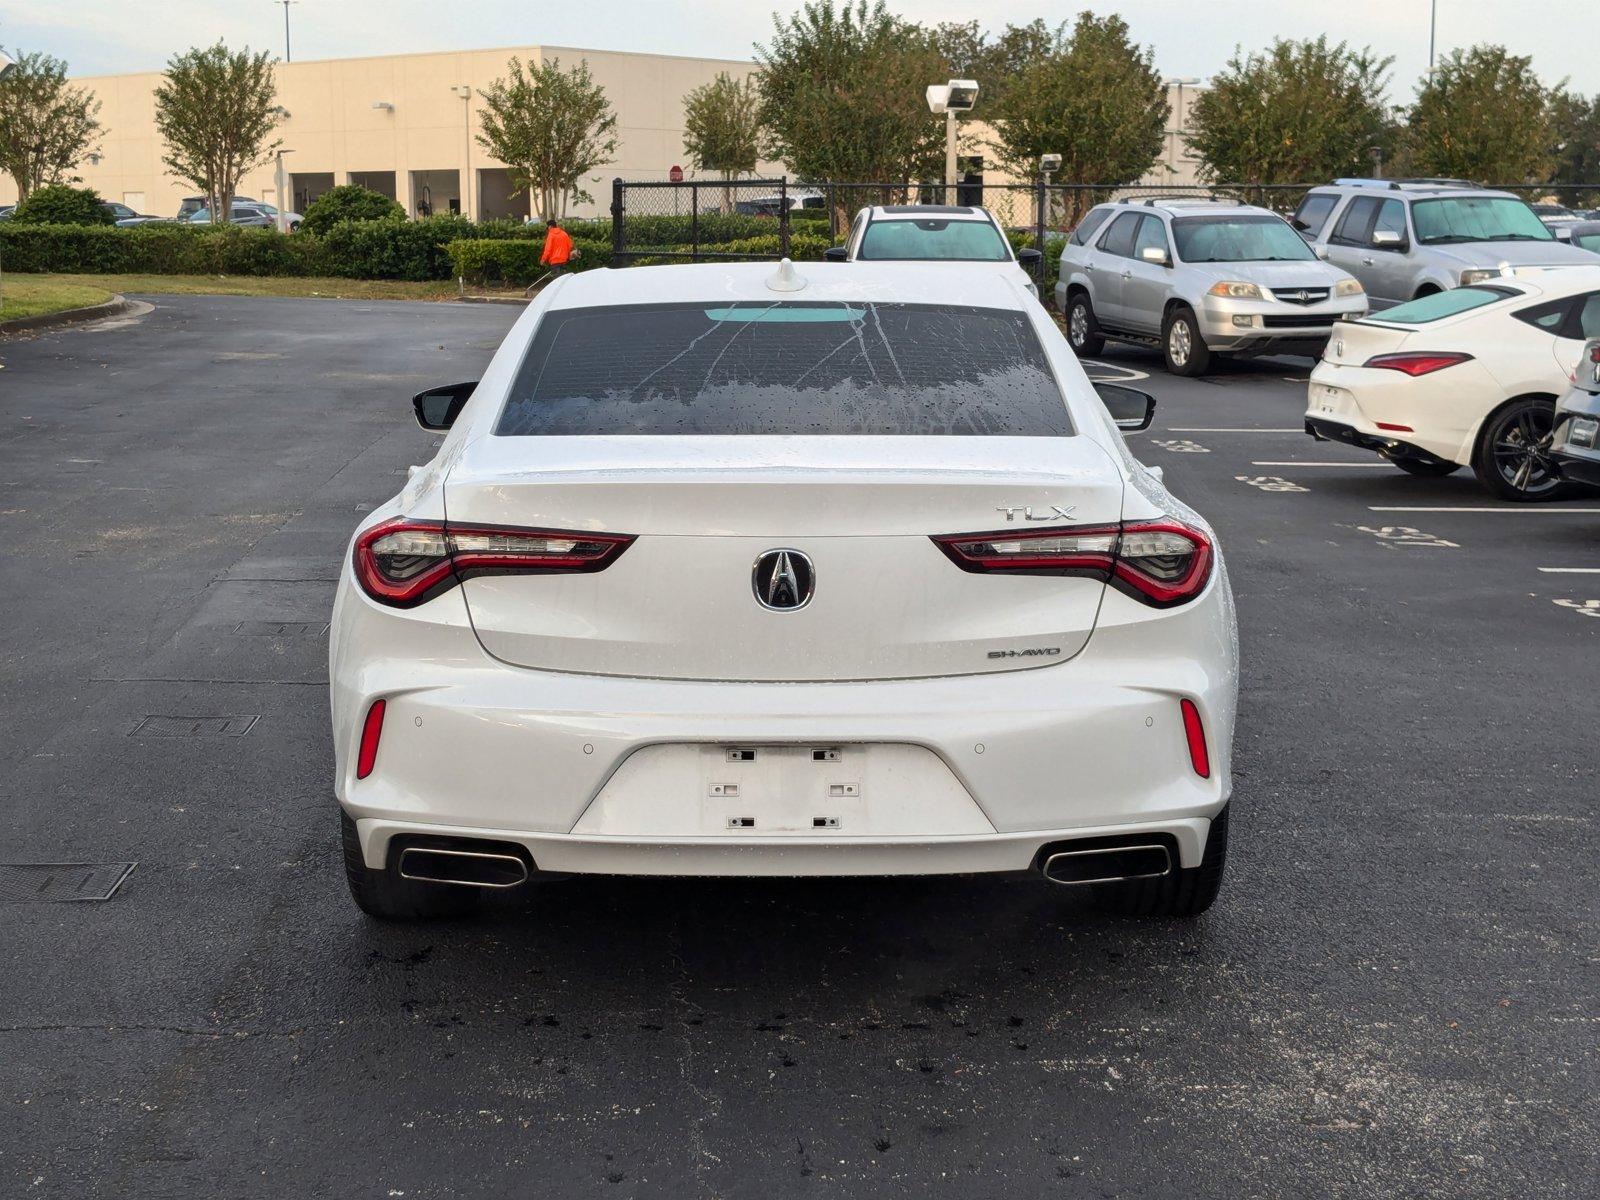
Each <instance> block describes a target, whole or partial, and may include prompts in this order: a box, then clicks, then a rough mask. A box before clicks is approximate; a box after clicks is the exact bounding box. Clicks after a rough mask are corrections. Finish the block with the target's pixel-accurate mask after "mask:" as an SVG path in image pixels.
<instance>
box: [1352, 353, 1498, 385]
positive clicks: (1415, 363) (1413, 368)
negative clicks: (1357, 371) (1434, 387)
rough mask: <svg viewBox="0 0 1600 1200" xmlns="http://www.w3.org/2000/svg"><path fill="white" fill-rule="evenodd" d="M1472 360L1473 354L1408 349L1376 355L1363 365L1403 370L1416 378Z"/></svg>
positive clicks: (1387, 369)
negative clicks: (1431, 352) (1432, 352)
mask: <svg viewBox="0 0 1600 1200" xmlns="http://www.w3.org/2000/svg"><path fill="white" fill-rule="evenodd" d="M1471 361H1472V355H1470V354H1456V353H1451V352H1441V353H1436V354H1430V353H1426V352H1422V351H1407V352H1404V353H1400V354H1379V355H1375V356H1374V357H1372V358H1369V359H1367V361H1366V362H1364V363H1362V364H1361V365H1362V366H1364V367H1377V368H1378V369H1379V370H1383V371H1403V372H1404V373H1405V374H1407V375H1410V376H1411V377H1412V378H1416V377H1417V376H1418V375H1432V374H1433V373H1434V372H1435V371H1442V370H1444V369H1445V368H1446V367H1453V366H1455V365H1456V364H1458V363H1464V362H1471Z"/></svg>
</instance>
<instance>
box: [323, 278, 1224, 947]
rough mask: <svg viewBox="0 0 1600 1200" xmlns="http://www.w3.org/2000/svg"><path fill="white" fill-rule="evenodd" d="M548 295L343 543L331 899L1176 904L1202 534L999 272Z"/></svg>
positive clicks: (446, 402) (1130, 416) (1196, 868)
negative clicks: (1037, 889)
mask: <svg viewBox="0 0 1600 1200" xmlns="http://www.w3.org/2000/svg"><path fill="white" fill-rule="evenodd" d="M961 290H962V293H963V294H962V298H961V302H960V303H959V304H957V303H952V302H951V301H950V300H949V294H950V288H949V285H948V273H947V272H946V271H944V270H941V269H940V268H938V267H932V266H928V265H924V264H897V265H881V264H876V263H862V264H859V265H858V266H857V267H856V268H854V269H852V270H850V271H829V270H823V269H820V268H808V269H807V273H806V274H801V273H800V272H799V271H798V270H797V269H796V268H795V267H794V266H793V265H791V264H789V263H787V262H785V263H782V264H780V265H779V266H778V268H777V269H776V270H775V269H774V267H773V266H772V265H771V264H756V263H748V264H728V265H723V264H718V265H695V266H669V267H647V268H637V269H633V270H628V271H624V272H616V271H591V272H586V273H584V274H581V275H576V276H569V277H567V278H565V279H562V280H559V281H557V282H556V283H555V284H553V285H552V286H551V287H549V288H548V289H546V290H545V291H544V293H543V294H542V295H541V296H540V297H539V298H538V300H537V301H536V302H535V303H534V304H532V305H531V306H530V307H529V308H528V310H527V311H526V312H525V313H524V314H523V316H522V317H521V319H520V320H518V322H517V324H516V325H515V326H514V327H513V329H512V330H511V332H510V333H509V334H508V335H507V337H506V339H505V341H504V343H503V344H502V345H501V347H500V349H499V351H498V352H497V353H496V354H495V356H494V359H493V361H492V362H491V363H490V364H489V367H488V369H487V370H486V371H485V373H484V375H483V378H482V379H481V380H480V381H479V382H477V383H476V384H475V385H474V384H462V385H458V386H455V387H451V388H441V389H436V390H434V391H431V392H424V393H422V394H421V395H419V396H418V397H417V399H416V407H417V413H418V419H419V420H420V421H421V422H422V423H423V424H424V427H425V428H432V429H448V430H449V433H448V436H447V437H446V438H445V439H444V442H443V444H442V445H441V446H440V448H439V450H438V453H437V455H436V456H435V457H434V459H433V460H432V461H431V462H429V463H428V464H427V465H426V466H424V467H421V468H419V469H418V470H417V471H416V472H415V473H414V474H413V475H412V477H411V479H410V480H409V482H408V483H407V485H406V487H405V490H404V491H402V492H401V493H400V494H399V495H398V496H396V497H394V499H393V500H391V501H389V502H388V503H386V504H384V505H382V506H381V507H380V508H379V509H378V510H376V511H374V512H373V513H372V514H371V516H370V517H369V518H368V519H367V520H365V521H364V522H363V523H362V525H361V527H360V528H359V529H358V530H357V532H356V534H355V537H354V539H353V540H352V542H351V544H350V548H349V553H348V554H347V555H346V557H345V561H344V567H343V571H342V578H341V580H340V583H339V587H338V593H337V600H336V603H335V606H334V615H333V627H332V634H331V647H330V676H331V687H332V712H333V744H334V748H335V757H336V774H335V778H334V790H335V793H336V795H337V798H338V800H339V803H340V805H341V807H342V827H343V837H344V854H345V865H346V873H347V877H348V879H349V882H350V887H351V890H352V893H353V895H354V898H355V901H356V903H357V904H358V905H359V906H360V907H361V908H362V909H363V910H364V911H366V912H367V913H369V914H372V915H374V916H378V917H385V918H403V917H419V916H428V915H433V914H439V913H443V912H452V911H457V910H459V909H460V908H462V907H463V906H465V905H467V904H469V903H470V902H471V901H473V900H474V899H475V898H477V897H478V896H480V895H481V894H482V893H483V890H484V889H494V888H507V887H515V886H519V885H521V884H523V883H524V882H526V881H529V880H531V879H532V878H533V877H535V876H537V875H539V874H541V873H545V872H549V873H594V874H643V875H746V876H751V875H759V876H776V875H787V876H831V875H936V874H947V873H965V872H1032V873H1033V874H1034V875H1035V876H1037V877H1042V878H1045V879H1049V880H1052V881H1055V882H1058V883H1076V884H1089V885H1096V886H1094V887H1093V889H1092V890H1093V891H1094V892H1095V893H1096V894H1097V895H1099V896H1100V897H1101V898H1102V899H1103V900H1104V901H1105V902H1106V903H1107V904H1108V905H1109V906H1111V907H1112V908H1114V909H1116V910H1119V911H1124V912H1129V913H1137V914H1151V915H1168V916H1189V915H1194V914H1196V913H1199V912H1202V911H1204V910H1205V909H1206V908H1207V907H1208V906H1209V905H1210V904H1211V901H1212V899H1213V897H1214V896H1215V895H1216V891H1217V887H1218V884H1219V880H1220V876H1221V872H1222V866H1223V860H1224V856H1225V854H1226V850H1227V811H1228V810H1227V804H1228V799H1229V795H1230V790H1231V785H1230V776H1229V762H1230V754H1231V746H1232V741H1233V723H1234V710H1235V704H1236V700H1237V690H1238V671H1237V662H1236V649H1235V636H1234V609H1233V599H1232V594H1231V592H1230V590H1229V587H1228V580H1227V574H1226V571H1225V569H1224V566H1223V561H1222V557H1221V553H1220V550H1219V548H1218V546H1217V543H1216V539H1215V536H1214V535H1213V533H1212V531H1211V529H1210V528H1209V527H1208V526H1207V525H1206V523H1205V522H1204V521H1203V520H1202V519H1201V518H1200V517H1199V516H1197V515H1196V514H1195V513H1193V512H1192V511H1190V510H1189V509H1188V508H1187V507H1185V506H1184V505H1183V504H1181V503H1180V502H1179V501H1177V500H1175V499H1174V498H1173V497H1172V496H1171V495H1170V494H1168V493H1167V492H1166V490H1165V489H1164V488H1163V487H1162V486H1161V485H1160V483H1159V482H1158V481H1157V479H1156V477H1155V476H1154V475H1153V474H1151V473H1150V472H1149V471H1147V470H1146V469H1145V468H1143V467H1142V466H1140V465H1139V464H1138V463H1137V462H1136V461H1135V460H1134V459H1133V458H1132V457H1131V456H1130V454H1129V452H1128V450H1127V448H1126V446H1125V445H1124V444H1123V441H1122V437H1121V434H1120V433H1119V431H1118V427H1117V425H1116V424H1115V423H1114V421H1113V418H1112V416H1111V415H1110V410H1109V409H1108V404H1115V405H1117V406H1119V407H1120V408H1123V409H1124V410H1125V411H1124V412H1122V413H1121V414H1120V415H1119V416H1118V418H1117V420H1119V421H1122V422H1123V423H1124V425H1125V427H1129V428H1135V427H1141V428H1142V427H1143V426H1144V425H1145V424H1148V422H1149V419H1150V412H1151V410H1152V409H1153V406H1154V401H1152V400H1150V398H1149V397H1148V396H1145V395H1143V394H1142V393H1138V392H1132V391H1131V390H1130V389H1126V388H1122V389H1112V388H1109V386H1108V385H1102V386H1103V387H1107V391H1106V392H1102V393H1101V395H1104V396H1108V397H1109V398H1108V399H1107V400H1106V401H1105V402H1102V399H1100V398H1099V397H1097V394H1096V388H1095V387H1094V385H1092V384H1091V383H1090V382H1089V380H1088V378H1087V377H1086V376H1085V374H1084V372H1083V370H1082V368H1081V367H1080V366H1079V365H1078V362H1077V360H1076V359H1075V358H1074V357H1073V355H1072V352H1071V351H1070V349H1069V348H1068V347H1067V344H1066V341H1065V340H1064V338H1063V337H1062V336H1061V334H1060V332H1059V331H1058V329H1057V328H1056V326H1055V324H1054V323H1053V322H1052V321H1051V320H1050V318H1049V316H1048V315H1047V314H1046V313H1045V311H1044V310H1043V309H1042V308H1041V307H1040V306H1039V305H1038V304H1037V303H1036V302H1035V301H1034V300H1033V299H1032V298H1031V297H1030V296H1029V295H1028V294H1027V293H1026V292H1025V291H1023V290H1022V289H1021V288H1019V287H1017V286H1015V285H1014V284H1011V283H1010V282H1008V281H1006V280H1004V279H1001V278H999V277H997V276H994V275H990V274H983V273H976V274H974V275H972V276H970V277H968V278H967V279H965V280H964V281H963V284H962V289H961Z"/></svg>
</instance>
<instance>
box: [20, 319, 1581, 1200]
mask: <svg viewBox="0 0 1600 1200" xmlns="http://www.w3.org/2000/svg"><path fill="white" fill-rule="evenodd" d="M155 304H156V307H155V309H154V311H153V312H151V313H150V314H148V315H147V316H145V317H142V318H139V319H136V320H133V321H127V322H122V323H119V324H115V325H114V326H112V327H110V328H99V329H82V330H76V331H63V332H57V333H52V334H48V335H41V336H37V337H35V338H33V339H31V340H21V341H11V342H8V343H4V344H0V364H3V369H0V538H3V545H4V554H3V559H0V561H3V563H4V580H3V583H4V595H5V597H6V601H5V609H6V614H7V618H8V619H7V620H6V621H5V622H4V625H3V627H0V663H3V664H4V670H5V679H6V686H5V688H4V689H3V690H0V806H3V809H0V811H3V813H4V820H3V822H0V861H4V862H8V863H39V862H56V863H62V862H70V863H80V862H81V863H115V862H136V863H137V864H138V866H137V868H136V869H135V870H134V871H133V873H132V874H131V875H130V876H129V877H128V878H127V880H126V882H125V883H124V884H123V885H122V887H121V889H120V891H118V892H117V894H116V895H115V897H114V898H113V899H111V900H110V901H107V902H105V903H25V904H24V903H0V946H3V947H4V948H5V953H4V960H5V966H6V969H5V970H4V971H3V972H0V1194H3V1195H7V1196H13V1195H14V1196H31V1195H39V1196H73V1197H98V1196H107V1197H111V1196H140V1197H156V1196H233V1195H253V1196H296V1197H302V1196H327V1195H334V1194H345V1195H353V1196H402V1195H403V1196H407V1197H440V1196H489V1195H494V1196H505V1195H529V1196H532V1195H549V1196H562V1197H568V1196H591V1195H593V1196H608V1197H626V1196H719V1197H744V1196H753V1195H758V1194H759V1195H764V1196H781V1197H787V1196H809V1195H818V1196H854V1195H868V1194H871V1195H875V1196H918V1197H921V1196H927V1195H941V1196H942V1195H951V1196H973V1197H990V1196H997V1195H1012V1196H1043V1195H1060V1196H1096V1197H1133V1196H1140V1197H1157V1196H1162V1197H1164V1196H1184V1197H1291V1196H1294V1197H1298V1196H1306V1197H1321V1196H1351V1197H1355V1196H1360V1197H1374V1196H1494V1197H1503V1196H1518V1197H1545V1196H1551V1197H1582V1196H1592V1195H1594V1194H1595V1192H1596V1189H1597V1186H1600V1184H1597V1181H1600V1128H1597V1127H1600V1120H1597V1108H1596V1104H1595V1096H1596V1094H1597V1090H1600V1070H1597V1064H1596V1033H1597V1031H1600V952H1597V949H1596V947H1597V945H1600V938H1597V933H1600V904H1597V900H1596V897H1597V896H1600V867H1597V864H1600V855H1597V854H1596V848H1597V844H1600V839H1597V838H1596V832H1595V824H1594V806H1595V797H1596V795H1597V792H1600V787H1597V772H1596V763H1597V753H1596V751H1597V748H1600V744H1597V741H1596V735H1595V730H1596V728H1597V717H1600V703H1597V700H1596V688H1595V684H1596V680H1597V679H1600V496H1596V497H1594V498H1592V499H1588V500H1579V501H1574V502H1571V503H1566V504H1561V505H1556V506H1542V507H1541V506H1534V507H1517V506H1511V505H1503V504H1499V503H1497V502H1495V501H1493V500H1490V499H1489V498H1488V497H1487V495H1486V494H1485V493H1484V492H1482V491H1481V490H1480V489H1479V488H1478V487H1477V485H1476V484H1475V482H1474V481H1473V480H1472V478H1471V475H1470V472H1466V471H1463V472H1461V473H1459V474H1458V475H1456V476H1452V477H1450V478H1447V479H1443V480H1425V479H1415V478H1412V477H1410V476H1406V475H1403V474H1402V473H1401V472H1399V471H1398V470H1396V469H1394V468H1392V467H1388V466H1386V465H1384V464H1381V463H1378V462H1377V461H1376V460H1375V459H1373V458H1371V457H1370V456H1364V455H1361V454H1359V453H1358V452H1356V451H1354V450H1350V449H1348V448H1344V447H1338V446H1329V445H1317V444H1315V443H1313V442H1312V441H1311V440H1310V439H1308V438H1306V437H1305V436H1304V435H1303V434H1302V433H1300V432H1299V427H1300V414H1301V411H1302V408H1303V395H1304V376H1305V375H1306V373H1307V370H1308V369H1309V364H1308V363H1307V362H1305V361H1304V360H1294V359H1279V360H1269V361H1262V362H1258V363H1254V364H1247V365H1242V366H1232V367H1227V368H1225V369H1224V370H1223V371H1221V372H1220V373H1218V374H1217V375H1215V376H1212V377H1210V378H1208V379H1205V380H1201V381H1186V380H1175V379H1172V378H1169V377H1167V376H1165V375H1164V374H1162V373H1161V372H1160V370H1159V364H1158V363H1157V360H1156V356H1155V355H1154V354H1153V353H1147V352H1144V351H1140V350H1126V351H1119V350H1111V351H1108V353H1107V354H1106V355H1105V356H1104V357H1103V358H1102V360H1100V362H1101V364H1102V365H1100V366H1097V367H1096V368H1095V369H1096V371H1097V372H1098V373H1099V374H1102V375H1104V376H1105V377H1107V378H1129V377H1132V376H1137V375H1139V374H1140V373H1143V372H1149V373H1151V378H1150V379H1149V380H1148V383H1147V384H1144V385H1142V386H1148V387H1149V388H1150V390H1152V391H1154V392H1155V393H1156V394H1157V396H1158V397H1159V400H1160V408H1159V410H1158V413H1157V418H1156V427H1155V428H1154V429H1152V430H1151V431H1150V433H1149V434H1146V435H1141V436H1140V437H1139V438H1137V439H1136V443H1135V444H1136V449H1137V450H1138V452H1139V453H1140V454H1141V456H1142V457H1143V458H1144V459H1145V461H1147V462H1149V463H1151V464H1159V465H1161V466H1162V467H1164V468H1165V469H1166V472H1167V480H1168V483H1169V485H1170V486H1171V487H1172V489H1173V490H1174V491H1175V492H1177V493H1178V494H1179V495H1180V496H1182V497H1183V498H1184V499H1185V500H1187V501H1188V502H1189V503H1191V504H1192V505H1194V506H1195V507H1196V508H1198V509H1199V510H1201V511H1202V512H1203V513H1205V514H1206V515H1207V516H1208V517H1209V518H1210V519H1211V520H1212V521H1213V522H1214V523H1215V524H1216V526H1217V527H1218V530H1219V532H1220V534H1221V535H1222V538H1223V544H1224V547H1225V550H1226V553H1227V555H1228V558H1229V562H1230V567H1231V571H1232V576H1233V585H1234V588H1235V590H1236V593H1237V596H1238V601H1239V610H1240V611H1239V620H1240V626H1241V636H1242V644H1243V656H1244V682H1243V691H1242V696H1241V712H1240V719H1239V729H1240V735H1239V741H1238V753H1237V759H1236V769H1237V775H1236V780H1235V795H1234V806H1233V822H1232V823H1233V831H1232V832H1233V856H1232V857H1233V861H1232V862H1231V863H1230V865H1229V873H1228V877H1227V879H1226V881H1225V883H1224V887H1223V893H1222V896H1221V898H1220V900H1219V901H1218V903H1217V906H1216V907H1215V908H1214V909H1212V911H1211V912H1210V913H1209V914H1208V915H1207V916H1206V917H1204V918H1202V919H1200V920H1199V921H1197V922H1193V923H1188V924H1182V923H1172V924H1164V923H1143V922H1135V921H1122V920H1112V919H1108V918H1105V917H1102V916H1099V915H1096V914H1095V913H1094V912H1092V911H1091V910H1089V909H1088V908H1087V907H1085V906H1084V905H1083V904H1082V902H1081V901H1080V900H1079V899H1078V898H1077V897H1076V896H1075V895H1074V894H1073V893H1071V892H1069V891H1067V890H1065V889H1051V888H1047V887H1045V886H1043V885H1041V884H1035V883H1031V882H1018V881H1010V880H1006V881H999V880H984V879H958V880H931V881H899V882H895V881H857V882H820V883H819V882H814V881H813V882H788V881H777V882H771V881H769V882H744V881H721V882H711V881H660V880H657V881H648V880H605V879H592V880H573V881H569V882H565V883H561V884H557V885H552V886H549V887H546V888H543V889H541V890H539V891H538V892H537V893H536V894H535V895H534V897H533V898H532V899H531V900H529V901H528V902H526V903H525V904H520V905H516V906H509V905H508V906H505V907H502V908H500V909H498V910H494V911H491V912H490V913H488V914H487V915H484V916H481V917H478V918H475V919H474V920H472V921H470V922H463V923H454V924H438V925H431V926H423V927H409V928H406V927H394V928H383V927H378V926H375V925H373V924H371V923H369V922H367V921H365V920H363V919H362V918H361V917H360V916H359V915H358V913H357V912H356V910H355V909H354V907H353V906H352V905H351V903H350V901H349V898H348V896H347V895H346V892H345V887H344V881H343V878H342V875H341V871H340V863H339V848H338V839H337V829H336V824H335V817H334V811H335V810H334V804H333V801H332V799H331V794H330V780H331V772H332V754H331V750H330V747H329V745H328V717H327V695H326V690H325V681H326V663H325V656H326V641H325V636H324V635H325V629H326V624H327V621H328V610H329V605H330V603H331V597H332V591H333V579H334V576H335V572H336V571H337V570H338V566H339V560H340V556H341V554H342V553H343V550H344V546H345V543H346V540H347V538H348V536H349V534H350V531H351V530H352V529H353V527H354V525H355V524H356V522H357V521H358V520H359V519H360V514H361V512H362V511H364V510H366V509H367V508H369V507H371V506H372V505H373V504H374V503H375V502H377V501H380V500H382V499H384V498H385V497H387V496H389V495H391V494H392V493H393V492H394V491H395V490H397V488H398V485H399V481H400V476H401V475H402V474H403V472H404V469H405V467H406V466H407V465H408V464H411V463H416V462H420V461H423V460H424V459H425V458H426V457H428V455H429V453H430V446H431V445H432V444H433V443H432V439H430V438H429V437H428V436H427V435H425V434H423V433H422V432H421V431H419V430H417V429H416V428H415V426H414V425H413V423H412V422H411V420H410V414H409V396H410V395H411V393H412V392H413V391H415V390H417V389H418V388H420V387H423V386H427V385H430V384H436V383H448V382H454V381H457V380H459V379H472V378H476V377H477V373H478V371H479V370H480V369H481V367H482V365H483V364H484V363H485V362H486V361H487V359H488V357H489V355H490V354H491V352H492V351H493V349H494V347H495V346H496V345H497V343H498V342H499V339H500V337H501V336H502V334H503V333H504V331H505V330H506V329H507V328H508V327H509V326H510V324H511V323H512V321H513V319H514V318H515V316H516V315H517V310H515V309H511V308H505V307H497V306H470V305H426V304H404V303H347V302H336V301H317V300H272V299H243V298H237V299H214V298H204V297H162V298H158V299H156V300H155ZM1584 572H1587V573H1584ZM463 767H464V769H470V764H464V765H463Z"/></svg>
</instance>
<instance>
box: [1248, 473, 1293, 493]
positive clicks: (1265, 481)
mask: <svg viewBox="0 0 1600 1200" xmlns="http://www.w3.org/2000/svg"><path fill="white" fill-rule="evenodd" d="M1234 478H1235V479H1237V480H1238V481H1239V482H1240V483H1248V484H1249V485H1250V486H1251V487H1253V488H1259V489H1260V490H1261V491H1263V492H1309V491H1310V490H1311V489H1310V488H1308V487H1303V486H1301V485H1300V484H1298V483H1291V482H1290V481H1289V480H1287V479H1284V478H1283V477H1282V476H1281V475H1235V476H1234Z"/></svg>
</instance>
